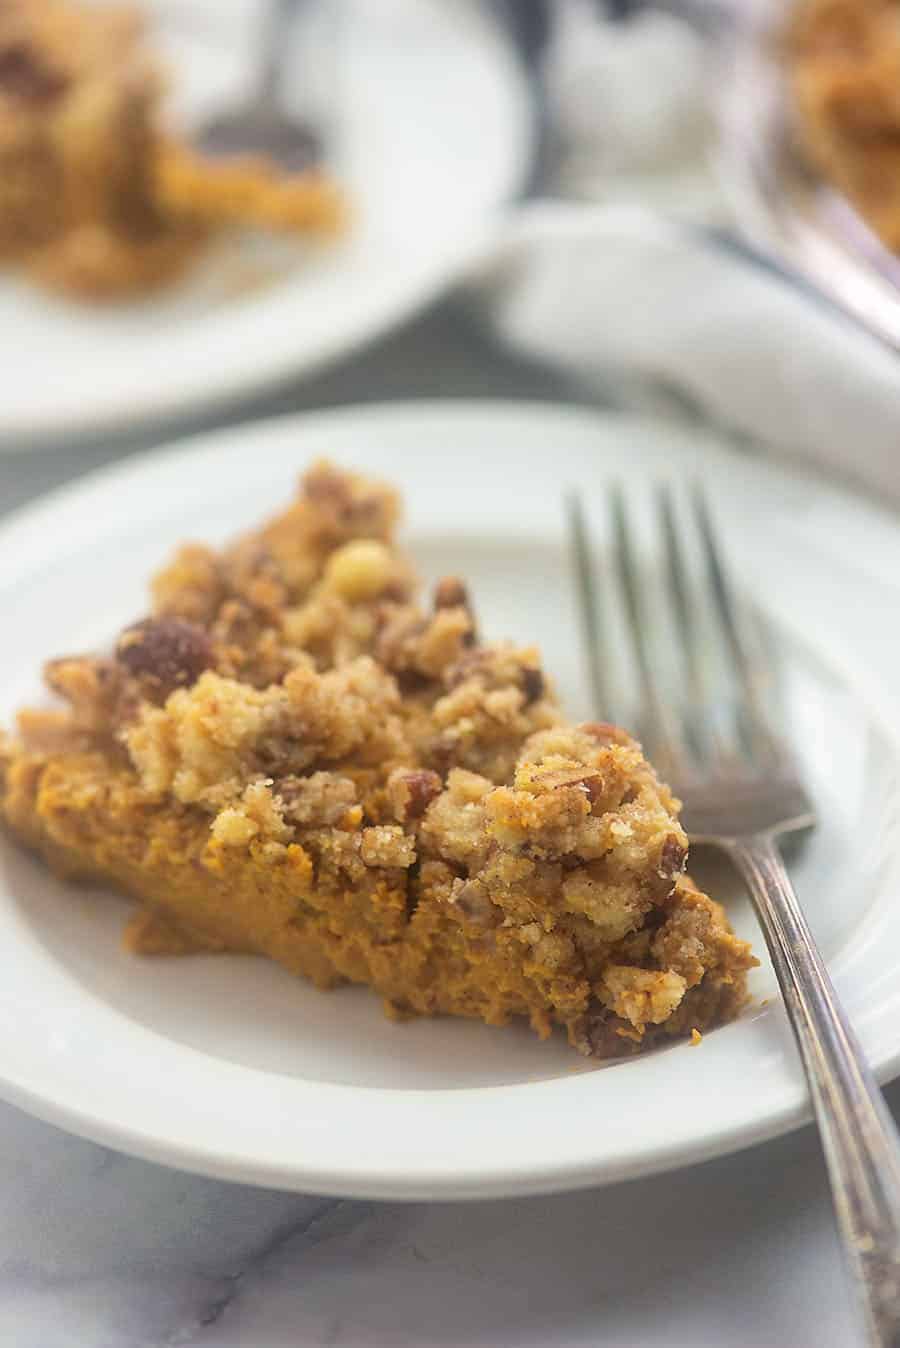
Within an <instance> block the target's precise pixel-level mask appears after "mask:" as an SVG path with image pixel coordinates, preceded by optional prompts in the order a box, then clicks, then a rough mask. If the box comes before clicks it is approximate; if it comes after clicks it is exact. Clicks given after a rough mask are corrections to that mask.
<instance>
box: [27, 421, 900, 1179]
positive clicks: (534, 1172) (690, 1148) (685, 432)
mask: <svg viewBox="0 0 900 1348" xmlns="http://www.w3.org/2000/svg"><path fill="white" fill-rule="evenodd" d="M510 417H511V418H513V419H514V420H516V421H519V422H521V420H522V418H523V417H528V418H529V419H531V418H540V419H541V421H542V422H543V424H544V425H545V426H546V428H547V431H548V433H549V432H550V431H551V430H552V428H553V427H554V426H556V427H559V426H560V425H561V424H562V423H564V422H568V423H570V424H574V425H576V426H577V425H579V424H580V425H584V426H587V427H590V428H597V427H598V426H606V427H607V428H609V427H612V428H615V429H617V430H618V428H620V427H624V426H628V427H631V428H636V429H637V430H638V431H639V432H640V433H643V434H650V435H652V436H660V435H663V436H665V439H666V441H667V442H669V443H670V444H671V443H673V441H675V442H677V441H678V440H683V442H684V443H685V444H687V443H688V441H690V442H691V443H696V442H697V440H698V433H697V431H696V429H695V428H691V427H682V426H676V425H673V423H670V422H666V421H661V420H658V419H654V418H647V417H636V416H631V415H629V414H627V413H621V412H613V411H606V410H598V409H596V408H588V407H584V406H577V405H576V406H571V405H559V404H556V403H552V402H529V401H527V400H509V399H497V400H493V399H485V400H481V399H471V400H470V399H466V400H432V399H423V400H415V401H408V402H401V403H391V402H387V403H380V404H379V403H376V404H362V405H359V406H353V407H347V408H337V409H327V410H324V411H318V412H312V413H301V414H299V415H298V414H288V415H282V416H278V417H275V418H270V419H268V420H266V421H260V422H247V423H243V424H241V425H240V426H237V427H226V428H221V429H218V430H214V431H205V432H200V433H195V434H192V435H189V436H185V437H180V438H179V439H178V440H176V441H174V442H171V443H169V444H165V445H162V446H160V447H158V448H156V449H153V450H149V451H146V452H144V453H142V454H140V455H136V456H134V457H131V458H129V459H127V460H125V461H124V462H118V463H115V464H112V465H106V466H103V467H100V468H98V469H96V470H94V471H92V472H90V473H88V474H86V475H84V476H83V477H81V478H78V479H76V480H75V481H74V482H73V483H70V484H68V485H66V486H62V487H58V488H56V489H55V490H54V491H52V492H50V493H47V494H46V495H45V496H42V497H41V498H39V499H38V500H37V501H35V502H33V503H30V504H27V505H25V506H23V507H20V508H19V509H18V510H16V511H14V512H11V513H10V514H9V515H8V516H7V517H6V518H5V519H4V520H3V521H2V522H0V555H6V556H9V554H10V552H13V553H14V554H15V555H16V556H17V557H19V556H20V555H21V554H20V553H19V551H18V550H17V548H15V547H13V548H10V547H9V544H11V543H12V544H16V543H17V542H22V541H24V539H25V537H26V536H28V535H34V534H35V533H37V534H42V533H43V534H45V533H46V530H47V527H48V525H50V524H52V521H53V518H54V517H55V516H59V514H60V513H61V512H63V513H64V512H66V511H69V512H71V511H73V510H77V508H78V501H79V498H81V499H82V500H89V499H90V498H91V496H92V494H93V493H95V492H96V491H97V490H98V489H99V490H100V491H101V492H103V491H113V492H115V491H116V490H117V489H118V488H119V487H120V486H123V485H126V484H127V483H128V481H129V480H135V479H136V480H137V481H140V479H141V478H142V477H143V476H144V475H145V474H146V473H147V472H148V471H150V472H151V473H152V472H153V470H154V468H155V466H156V465H157V464H171V463H172V462H173V461H174V460H177V459H178V458H179V457H182V456H183V455H185V454H194V455H198V456H202V455H203V454H209V453H218V452H220V451H221V449H222V447H223V441H224V442H225V447H227V446H228V445H229V444H230V445H231V446H232V448H237V449H239V448H240V447H241V446H242V445H245V444H246V442H247V440H248V439H252V438H253V437H254V436H260V435H261V436H263V437H265V436H267V435H268V436H273V437H274V439H275V440H278V439H279V438H280V437H283V436H285V435H289V436H291V438H292V441H294V437H295V436H296V440H295V441H294V442H295V443H296V452H297V461H298V465H299V464H300V463H301V462H303V461H304V459H305V458H306V456H307V455H308V453H309V452H310V448H309V446H308V445H306V444H304V435H303V432H304V431H307V432H312V435H313V436H314V435H315V434H316V433H321V432H322V431H323V430H324V431H327V432H330V433H336V434H335V442H336V443H339V438H340V432H341V427H342V426H343V427H344V428H345V430H346V428H347V427H349V428H350V429H349V432H348V438H349V439H351V440H352V436H353V427H354V425H358V424H359V423H360V421H362V420H377V421H379V422H380V423H381V424H382V427H383V428H385V429H389V427H390V424H391V422H394V423H395V424H396V423H397V421H402V422H405V423H406V424H407V425H410V424H412V425H416V424H417V423H420V422H422V421H423V420H426V421H427V420H432V421H433V419H434V418H438V419H439V420H441V421H446V422H449V421H452V420H454V419H455V420H456V421H457V422H458V423H459V424H460V426H464V424H465V423H466V422H467V421H468V422H469V424H471V422H472V419H473V418H474V419H475V420H476V421H480V422H484V421H485V419H493V420H495V421H498V422H503V421H505V420H508V419H509V418H510ZM699 439H700V440H701V442H702V443H703V444H704V445H706V446H708V447H709V449H710V450H716V449H718V451H719V452H720V453H721V452H722V446H723V438H722V437H721V436H719V435H717V434H716V433H715V432H711V431H709V430H706V429H704V430H703V432H701V433H700V435H699ZM348 452H352V449H348ZM753 471H758V472H759V473H761V474H763V475H768V476H770V477H772V478H773V480H777V479H782V480H784V479H785V478H787V479H790V480H791V481H793V482H796V481H798V480H800V481H804V480H810V479H811V478H812V475H811V474H809V473H808V472H804V471H803V470H801V469H799V468H797V467H795V466H794V465H787V466H785V465H781V464H772V463H771V462H766V461H763V460H754V461H753ZM813 480H814V481H815V485H816V489H817V490H818V491H819V492H822V491H824V492H826V493H829V494H831V495H833V496H835V497H837V498H839V499H840V500H843V501H846V500H848V499H849V500H851V501H852V502H853V503H854V505H855V506H856V508H857V509H858V510H861V511H862V512H863V516H864V518H870V517H878V518H880V519H881V520H885V519H888V520H890V521H891V523H892V532H893V533H894V534H895V535H896V534H897V526H896V520H895V519H893V517H892V516H891V515H890V514H889V512H887V511H885V510H884V509H882V508H880V507H878V506H876V505H874V504H872V503H871V502H868V501H866V500H865V499H864V498H861V497H859V496H857V495H856V494H854V493H853V492H852V491H849V490H848V489H847V488H845V487H844V486H842V485H841V484H837V483H834V482H829V481H827V480H826V481H823V480H822V479H820V478H814V479H813ZM895 541H900V538H897V539H896V540H895ZM44 551H45V552H46V549H44ZM50 551H51V554H52V551H53V548H52V546H51V548H50ZM24 557H25V567H24V574H26V575H27V574H28V572H29V570H30V568H31V565H32V563H31V562H30V561H29V559H28V553H27V551H26V552H25V554H24ZM16 573H17V574H19V573H22V568H21V567H20V568H18V569H17V572H16ZM3 589H4V590H6V586H5V585H4V586H3ZM868 705H869V707H870V709H871V710H872V712H873V714H876V715H877V714H878V713H879V712H880V710H881V709H880V706H879V703H878V699H876V701H875V702H874V703H873V702H872V701H871V700H870V701H869V703H868ZM882 719H884V720H885V721H888V720H889V719H890V718H888V717H887V715H885V717H884V718H882ZM891 735H892V738H893V739H894V740H896V739H897V728H896V727H895V726H891ZM134 1028H136V1029H137V1030H138V1032H139V1033H143V1034H150V1035H156V1037H157V1038H159V1037H160V1036H159V1035H157V1034H156V1032H154V1031H152V1030H149V1029H147V1028H146V1027H144V1026H136V1027H134ZM725 1033H727V1031H726V1032H725ZM185 1052H189V1053H193V1054H195V1055H196V1056H197V1057H200V1058H206V1057H209V1060H210V1061H211V1062H216V1061H218V1060H216V1059H213V1058H212V1057H211V1056H210V1055H206V1054H203V1053H201V1052H200V1051H199V1050H195V1049H185ZM674 1052H675V1050H673V1053H674ZM665 1056H669V1055H665ZM629 1066H630V1064H624V1065H623V1066H622V1067H620V1068H617V1069H616V1071H627V1070H628V1068H629ZM240 1070H241V1071H245V1072H247V1071H249V1072H257V1073H258V1074H259V1075H266V1074H265V1073H263V1072H260V1070H259V1069H251V1068H242V1069H240ZM876 1070H877V1073H878V1075H879V1077H880V1079H882V1080H887V1079H889V1078H890V1077H891V1076H893V1075H895V1074H897V1072H898V1071H900V1038H898V1041H897V1043H896V1046H895V1048H894V1050H893V1052H892V1053H891V1054H889V1055H886V1056H885V1057H883V1058H882V1059H881V1060H880V1061H879V1062H878V1063H877V1064H876ZM593 1075H594V1074H589V1076H587V1077H585V1076H582V1077H579V1078H577V1079H578V1080H581V1081H584V1080H586V1079H590V1077H593ZM796 1076H797V1079H798V1083H799V1090H798V1091H795V1092H794V1093H793V1098H789V1099H787V1100H786V1102H785V1103H784V1105H783V1107H782V1108H780V1109H778V1110H775V1111H771V1112H770V1113H769V1114H768V1115H767V1116H766V1117H765V1118H762V1119H755V1120H754V1119H751V1120H749V1121H747V1122H745V1123H744V1124H743V1125H741V1126H739V1127H738V1128H736V1129H735V1128H732V1129H730V1130H727V1129H726V1130H725V1131H723V1132H721V1133H720V1134H719V1135H716V1136H713V1137H710V1136H708V1135H705V1134H702V1133H701V1134H699V1135H698V1136H697V1137H696V1138H695V1139H693V1140H692V1141H689V1142H684V1141H682V1142H681V1143H680V1145H678V1147H677V1148H675V1149H674V1151H673V1149H672V1147H670V1146H667V1145H665V1144H663V1145H660V1146H657V1147H656V1148H655V1149H647V1150H645V1152H644V1153H643V1154H641V1155H640V1156H637V1157H632V1158H631V1159H622V1158H619V1159H618V1160H615V1159H614V1160H613V1162H612V1163H610V1162H609V1161H604V1160H602V1159H601V1160H600V1161H599V1162H598V1160H597V1158H596V1157H586V1158H582V1159H581V1160H580V1161H578V1162H573V1161H572V1160H571V1158H564V1159H563V1160H561V1161H557V1162H553V1161H552V1160H550V1161H548V1162H547V1163H546V1164H544V1165H542V1166H541V1167H539V1168H535V1167H534V1166H533V1165H531V1166H529V1167H528V1169H527V1171H522V1170H521V1169H519V1170H517V1169H516V1167H515V1165H513V1164H510V1166H508V1167H507V1168H506V1169H505V1170H503V1172H502V1173H501V1174H499V1175H498V1174H497V1173H496V1170H495V1171H494V1173H493V1174H486V1173H485V1172H484V1170H483V1169H480V1168H479V1167H478V1166H477V1165H476V1166H475V1167H474V1168H473V1167H470V1168H469V1169H466V1168H464V1167H458V1168H457V1169H456V1170H455V1171H454V1172H452V1173H451V1174H450V1175H448V1174H447V1173H446V1172H441V1173H432V1174H429V1173H427V1172H426V1171H425V1170H424V1169H420V1170H418V1171H416V1172H415V1173H411V1174H408V1175H406V1176H405V1177H403V1176H398V1175H397V1174H391V1175H388V1176H387V1177H386V1176H385V1174H384V1173H378V1172H370V1173H368V1174H366V1173H363V1172H354V1173H352V1174H349V1175H348V1174H347V1173H336V1172H334V1171H333V1170H329V1168H328V1167H327V1166H326V1167H320V1168H319V1169H318V1170H316V1168H315V1167H314V1166H313V1167H312V1168H310V1166H309V1165H308V1164H303V1163H299V1164H298V1165H297V1166H294V1167H291V1168H289V1169H285V1167H284V1165H283V1164H281V1165H279V1164H276V1163H267V1161H266V1159H265V1158H259V1157H257V1158H255V1160H254V1162H253V1163H252V1164H248V1163H247V1162H246V1160H242V1159H241V1158H240V1157H239V1156H238V1155H231V1156H229V1155H227V1154H225V1153H223V1152H222V1150H221V1149H220V1150H219V1151H216V1150H215V1149H212V1150H208V1151H206V1152H204V1151H203V1150H202V1148H201V1149H200V1150H199V1151H198V1148H197V1144H196V1139H195V1140H194V1142H193V1144H190V1145H189V1144H187V1143H183V1144H182V1145H181V1146H178V1145H173V1144H172V1143H171V1142H168V1141H166V1140H162V1141H160V1140H159V1139H154V1138H153V1137H152V1136H149V1135H147V1134H145V1133H142V1132H141V1131H140V1130H139V1129H137V1130H136V1129H134V1128H129V1127H123V1126H122V1124H121V1123H115V1122H109V1121H104V1120H98V1119H97V1117H96V1116H93V1115H91V1114H90V1110H89V1107H88V1106H85V1107H81V1108H79V1107H75V1106H73V1105H72V1104H71V1102H70V1103H69V1104H65V1103H60V1101H59V1100H55V1099H48V1098H47V1096H46V1095H45V1096H41V1095H39V1094H36V1093H35V1092H34V1091H33V1090H29V1089H27V1088H26V1087H24V1086H23V1085H22V1083H11V1082H10V1081H8V1080H7V1079H6V1078H5V1077H3V1078H2V1079H0V1097H2V1098H4V1099H7V1100H9V1101H10V1102H11V1103H14V1104H18V1105H20V1106H21V1107H23V1108H25V1109H27V1110H28V1112H30V1113H33V1114H35V1115H37V1116H38V1117H41V1118H43V1119H45V1120H47V1121H48V1122H51V1123H55V1124H57V1125H59V1126H62V1127H64V1128H66V1129H68V1130H69V1131H72V1132H75V1133H77V1134H79V1135H81V1136H85V1137H90V1138H93V1139H94V1140H98V1141H101V1142H104V1143H107V1144H109V1145H113V1146H115V1147H117V1148H118V1149H120V1150H123V1151H126V1152H128V1153H130V1154H134V1155H138V1156H142V1157H144V1158H145V1159H149V1160H154V1161H158V1162H162V1163H165V1164H169V1165H174V1166H176V1167H180V1168H183V1169H189V1170H191V1171H194V1172H198V1173H203V1174H208V1175H212V1176H216V1177H218V1178H226V1179H231V1180H240V1181H243V1182H247V1183H254V1184H260V1185H277V1186H280V1187H285V1188H292V1189H303V1190H305V1191H307V1192H320V1193H327V1194H338V1195H341V1196H352V1197H371V1198H392V1199H397V1198H403V1199H423V1198H431V1199H457V1198H472V1199H476V1198H486V1197H500V1196H506V1195H511V1194H528V1193H545V1192H561V1191H563V1190H566V1189H576V1188H581V1187H586V1186H589V1185H597V1184H602V1183H607V1182H614V1181H618V1180H622V1179H627V1178H632V1177H635V1176H638V1175H647V1174H652V1173H654V1172H656V1171H660V1170H665V1169H669V1168H673V1167H674V1166H680V1165H686V1164H692V1163H695V1162H697V1161H700V1160H705V1159H711V1158H712V1157H714V1156H718V1155H723V1154H726V1153H729V1152H732V1151H736V1150H739V1149H741V1148H743V1147H745V1146H750V1145H754V1144H755V1143H757V1142H760V1141H762V1140H764V1139H765V1138H768V1137H774V1136H777V1135H778V1134H780V1133H783V1132H786V1131H788V1130H790V1129H792V1128H794V1127H797V1126H799V1125H800V1124H802V1123H804V1122H806V1121H808V1119H809V1117H810V1111H809V1104H808V1100H807V1098H806V1092H805V1088H804V1087H803V1085H802V1078H800V1077H799V1068H798V1069H797V1072H796ZM544 1084H547V1083H520V1084H517V1085H513V1086H501V1087H470V1088H463V1092H462V1093H464V1094H466V1095H470V1094H472V1093H473V1092H475V1093H482V1092H484V1091H490V1092H492V1093H496V1092H502V1093H507V1092H509V1091H516V1092H520V1093H521V1091H522V1090H531V1089H533V1086H534V1085H544ZM554 1084H558V1083H554ZM569 1084H570V1083H569V1082H568V1081H567V1082H565V1085H569ZM795 1084H797V1083H795ZM317 1088H318V1089H324V1090H327V1091H328V1092H331V1093H333V1092H336V1091H337V1092H350V1093H351V1094H356V1093H357V1092H358V1090H359V1089H360V1088H358V1087H354V1086H346V1085H344V1086H340V1085H336V1084H335V1083H317ZM364 1089H365V1090H366V1091H367V1094H368V1093H371V1091H372V1089H373V1088H368V1087H367V1088H364ZM562 1093H563V1094H565V1092H562ZM51 1094H52V1092H51ZM386 1094H389V1095H391V1096H392V1097H394V1098H395V1099H396V1098H398V1097H400V1096H406V1097H409V1098H410V1099H414V1098H416V1097H420V1096H428V1097H433V1096H435V1095H440V1094H444V1095H446V1094H448V1092H446V1091H445V1092H440V1091H438V1092H434V1091H417V1090H412V1091H405V1090H404V1091H391V1092H386ZM570 1094H572V1092H570ZM307 1160H308V1158H307Z"/></svg>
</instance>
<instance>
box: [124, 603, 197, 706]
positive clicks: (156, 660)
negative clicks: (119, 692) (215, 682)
mask: <svg viewBox="0 0 900 1348" xmlns="http://www.w3.org/2000/svg"><path fill="white" fill-rule="evenodd" d="M116 659H117V660H118V661H119V663H120V664H122V665H124V666H125V668H126V669H127V670H128V672H129V674H131V675H133V676H134V677H135V678H146V679H148V680H150V681H152V682H153V683H154V684H155V685H156V687H157V688H158V689H159V691H160V692H161V693H170V692H172V691H173V690H174V689H175V688H186V687H189V686H190V685H191V684H193V683H196V682H197V679H199V677H200V675H201V674H202V673H203V671H204V670H205V669H209V668H210V666H211V665H212V663H213V651H212V644H211V642H210V640H209V637H208V636H207V635H206V632H205V631H204V630H203V628H202V627H199V626H198V625H197V623H191V622H187V621H186V620H185V619H184V618H146V619H145V620H144V621H143V622H139V623H136V624H135V625H134V627H128V628H126V629H125V631H124V632H123V633H122V635H121V636H120V637H119V641H118V644H117V646H116Z"/></svg>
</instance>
